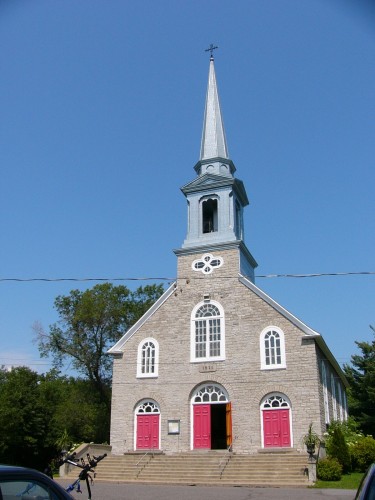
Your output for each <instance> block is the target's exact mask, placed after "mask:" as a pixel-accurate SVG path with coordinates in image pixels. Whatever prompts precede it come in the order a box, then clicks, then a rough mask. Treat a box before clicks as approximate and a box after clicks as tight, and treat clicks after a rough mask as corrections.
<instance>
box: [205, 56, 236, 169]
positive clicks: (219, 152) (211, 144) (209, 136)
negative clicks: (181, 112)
mask: <svg viewBox="0 0 375 500" xmlns="http://www.w3.org/2000/svg"><path fill="white" fill-rule="evenodd" d="M218 157H220V158H226V159H229V154H228V148H227V141H226V139H225V132H224V123H223V117H222V116H221V109H220V101H219V94H218V91H217V84H216V76H215V66H214V58H213V57H212V55H211V58H210V70H209V73H208V86H207V96H206V108H205V110H204V120H203V132H202V142H201V154H200V160H207V159H210V158H218Z"/></svg>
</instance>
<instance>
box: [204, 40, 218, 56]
mask: <svg viewBox="0 0 375 500" xmlns="http://www.w3.org/2000/svg"><path fill="white" fill-rule="evenodd" d="M218 48H219V47H218V46H217V45H213V44H212V43H211V44H210V46H209V47H208V49H206V50H205V52H211V55H210V58H211V59H213V58H214V56H213V55H212V52H213V51H214V50H215V49H218Z"/></svg>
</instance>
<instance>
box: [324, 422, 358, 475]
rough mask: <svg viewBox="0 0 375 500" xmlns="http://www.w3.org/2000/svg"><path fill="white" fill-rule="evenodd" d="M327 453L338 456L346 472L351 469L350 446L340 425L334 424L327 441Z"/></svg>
mask: <svg viewBox="0 0 375 500" xmlns="http://www.w3.org/2000/svg"><path fill="white" fill-rule="evenodd" d="M327 453H328V456H330V457H331V458H336V459H337V460H338V461H339V462H340V464H341V465H342V469H343V472H344V474H346V473H347V472H350V471H351V468H352V467H351V459H350V453H349V447H348V445H347V444H346V441H345V438H344V434H343V432H342V430H341V426H340V425H334V426H333V429H332V431H331V432H330V438H329V440H328V442H327Z"/></svg>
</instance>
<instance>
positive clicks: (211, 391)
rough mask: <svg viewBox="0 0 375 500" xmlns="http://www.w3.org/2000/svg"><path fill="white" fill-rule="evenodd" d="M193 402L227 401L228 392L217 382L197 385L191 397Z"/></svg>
mask: <svg viewBox="0 0 375 500" xmlns="http://www.w3.org/2000/svg"><path fill="white" fill-rule="evenodd" d="M192 401H193V403H194V404H197V403H203V404H204V403H227V402H228V401H229V398H228V394H227V392H226V391H225V389H224V388H223V387H221V386H219V385H218V384H206V385H203V386H200V387H198V389H197V391H196V392H195V394H194V396H193V399H192Z"/></svg>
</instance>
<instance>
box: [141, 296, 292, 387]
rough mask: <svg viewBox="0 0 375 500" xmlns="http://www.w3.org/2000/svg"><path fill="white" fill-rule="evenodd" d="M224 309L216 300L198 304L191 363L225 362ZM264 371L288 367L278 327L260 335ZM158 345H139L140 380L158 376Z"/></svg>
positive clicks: (193, 319)
mask: <svg viewBox="0 0 375 500" xmlns="http://www.w3.org/2000/svg"><path fill="white" fill-rule="evenodd" d="M224 319H225V318H224V310H223V308H222V306H221V305H220V304H219V303H218V302H215V301H212V300H210V301H207V302H203V303H199V304H198V305H197V306H196V307H195V308H194V309H193V311H192V314H191V337H190V361H191V362H193V363H199V362H207V361H222V360H225V321H224ZM260 358H261V359H260V361H261V369H262V370H270V369H278V368H285V367H286V359H285V340H284V333H283V331H282V330H281V329H280V328H278V327H277V326H270V327H267V328H265V329H264V330H263V331H262V332H261V334H260ZM158 369H159V343H158V342H157V340H155V339H153V338H146V339H144V340H142V342H141V343H140V344H139V346H138V359H137V377H140V378H142V377H157V376H158Z"/></svg>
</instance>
